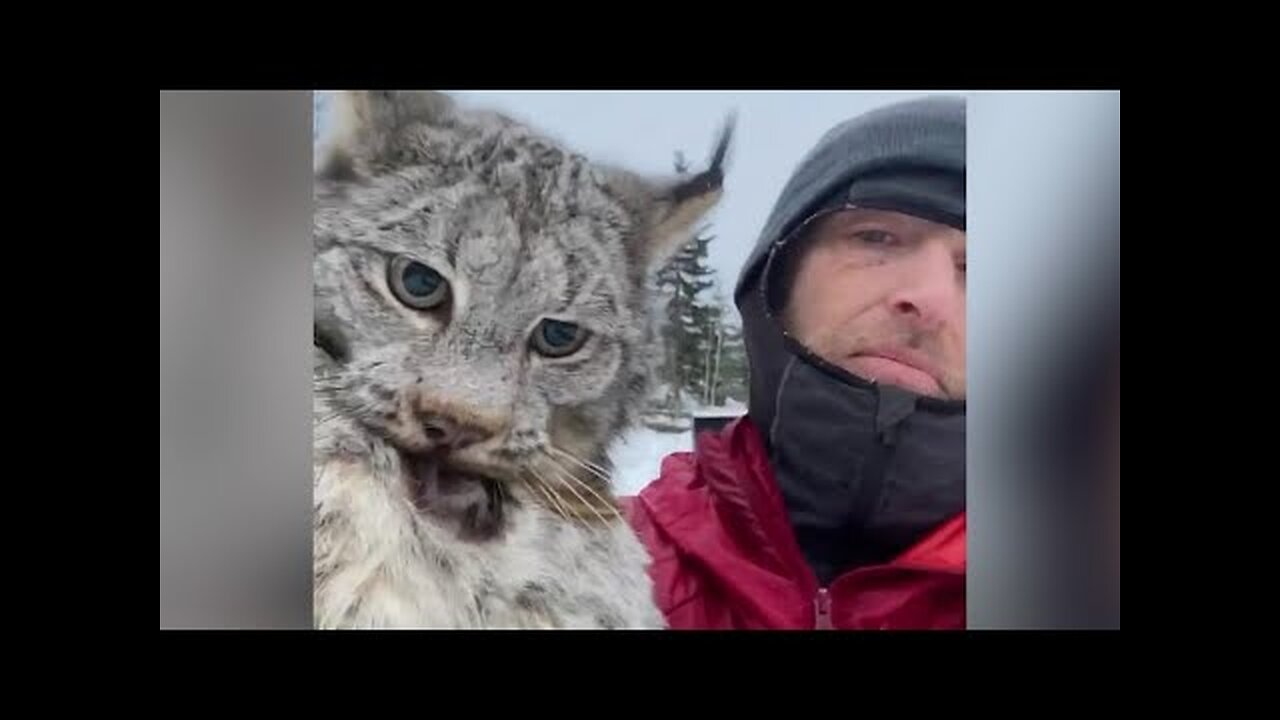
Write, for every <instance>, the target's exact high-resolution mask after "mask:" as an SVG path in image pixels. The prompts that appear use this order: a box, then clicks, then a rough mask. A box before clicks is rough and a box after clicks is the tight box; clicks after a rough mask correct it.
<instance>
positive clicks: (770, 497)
mask: <svg viewBox="0 0 1280 720" xmlns="http://www.w3.org/2000/svg"><path fill="white" fill-rule="evenodd" d="M624 506H625V508H626V511H627V515H628V517H629V519H630V521H631V524H632V526H633V527H634V528H635V530H636V532H637V533H638V534H639V535H640V538H641V540H642V541H643V542H644V544H645V546H646V547H647V548H648V549H649V553H650V554H651V555H652V556H653V565H652V566H651V568H650V575H651V576H652V578H653V581H654V583H655V585H656V590H655V592H656V594H657V600H658V604H659V606H660V607H661V608H662V611H663V613H665V615H666V617H667V621H668V623H669V624H670V625H671V627H672V628H674V629H812V628H826V627H834V628H836V629H850V630H852V629H926V628H928V629H933V628H939V629H941V628H948V629H963V628H964V625H965V605H964V588H965V577H964V570H965V549H964V548H965V541H964V538H965V518H964V515H963V514H961V515H959V516H957V517H955V518H953V519H952V520H950V521H948V522H946V523H944V524H943V525H942V526H941V527H939V528H938V529H937V530H935V531H933V533H932V534H930V535H929V536H928V537H926V538H924V539H923V540H922V541H921V542H920V543H919V544H917V545H916V546H915V547H913V548H911V549H909V550H907V551H906V552H905V553H903V554H902V555H901V556H899V557H897V558H895V559H894V560H892V561H891V562H889V563H887V564H885V565H879V566H870V567H861V568H857V569H855V570H851V571H849V572H847V573H845V574H844V575H841V576H840V577H838V578H836V579H835V581H834V582H832V583H831V585H830V587H828V588H819V587H818V583H817V579H816V578H815V576H814V574H813V571H812V570H811V569H810V568H809V566H808V564H807V563H806V562H805V559H804V556H803V555H802V554H801V551H800V547H799V545H798V544H797V543H796V539H795V535H794V534H793V532H792V530H791V526H790V524H789V522H788V521H787V515H786V510H785V508H784V506H783V501H782V495H781V494H780V492H779V490H778V486H777V483H776V482H775V481H774V479H773V472H772V470H771V468H770V466H769V461H768V457H767V454H766V451H765V448H764V443H763V442H762V440H761V438H760V433H759V432H758V431H757V430H756V427H755V425H753V424H752V423H751V421H750V420H749V419H748V418H741V419H739V420H736V421H734V422H733V423H731V424H730V425H728V426H727V427H725V428H724V429H723V430H721V431H720V432H719V433H703V434H702V435H701V436H700V437H699V438H698V440H697V446H696V448H695V450H694V452H684V453H674V454H672V455H669V456H668V457H666V458H665V459H664V460H663V461H662V471H661V475H660V476H659V477H658V479H656V480H654V481H653V482H652V483H651V484H649V486H647V487H646V488H645V489H644V490H642V491H641V492H640V494H639V495H638V496H636V497H635V498H631V499H629V500H627V501H625V502H624Z"/></svg>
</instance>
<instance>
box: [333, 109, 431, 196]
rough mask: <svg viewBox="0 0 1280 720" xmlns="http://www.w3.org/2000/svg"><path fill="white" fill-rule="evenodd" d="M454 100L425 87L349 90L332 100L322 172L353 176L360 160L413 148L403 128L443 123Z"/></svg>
mask: <svg viewBox="0 0 1280 720" xmlns="http://www.w3.org/2000/svg"><path fill="white" fill-rule="evenodd" d="M454 113H455V108H454V104H453V100H452V99H451V98H450V97H449V96H448V95H445V94H444V93H441V92H435V91H425V90H410V91H404V90H349V91H344V92H341V93H338V95H337V97H336V98H335V100H334V108H333V118H334V129H333V134H332V139H331V140H330V141H329V143H328V144H327V146H326V148H325V150H324V153H325V156H324V158H323V159H322V161H321V163H320V172H321V174H322V175H326V176H329V177H333V178H337V179H342V178H343V177H346V176H354V174H355V168H356V167H357V165H358V164H360V163H362V162H377V161H384V160H389V159H392V158H394V157H396V156H397V155H399V154H401V153H402V151H410V150H411V149H412V148H411V147H409V138H408V136H407V134H406V133H405V130H407V129H409V128H411V127H413V126H415V125H419V126H443V125H446V124H448V123H449V122H450V120H451V119H452V118H453V117H454Z"/></svg>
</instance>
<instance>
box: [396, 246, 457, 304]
mask: <svg viewBox="0 0 1280 720" xmlns="http://www.w3.org/2000/svg"><path fill="white" fill-rule="evenodd" d="M387 282H388V283H389V284H390V285H391V292H392V293H394V294H395V296H396V299H397V300H399V301H400V302H402V303H404V304H405V305H408V306H409V307H411V308H413V309H415V310H430V309H431V308H434V307H436V306H438V305H440V304H441V303H443V302H444V301H445V300H447V299H448V298H449V281H448V280H445V279H444V276H443V275H441V274H440V273H438V272H436V271H435V270H432V269H431V268H430V267H428V266H426V265H424V264H422V263H420V262H418V261H417V260H413V259H411V258H407V257H404V256H403V255H402V256H399V257H396V258H395V259H394V260H392V261H391V267H390V269H389V270H388V278H387Z"/></svg>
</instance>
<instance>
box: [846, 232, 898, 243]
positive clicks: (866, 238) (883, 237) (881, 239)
mask: <svg viewBox="0 0 1280 720" xmlns="http://www.w3.org/2000/svg"><path fill="white" fill-rule="evenodd" d="M854 237H856V238H857V239H858V240H859V241H861V242H863V243H866V244H867V245H892V244H894V243H896V242H897V240H898V239H897V238H896V237H894V235H893V233H889V232H885V231H884V230H859V231H858V232H856V233H854Z"/></svg>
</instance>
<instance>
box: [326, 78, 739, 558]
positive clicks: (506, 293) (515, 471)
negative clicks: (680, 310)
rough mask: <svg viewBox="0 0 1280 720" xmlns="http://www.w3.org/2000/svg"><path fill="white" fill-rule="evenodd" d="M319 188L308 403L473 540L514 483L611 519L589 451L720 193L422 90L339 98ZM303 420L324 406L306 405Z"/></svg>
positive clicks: (628, 384) (639, 391)
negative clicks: (662, 278) (392, 454)
mask: <svg viewBox="0 0 1280 720" xmlns="http://www.w3.org/2000/svg"><path fill="white" fill-rule="evenodd" d="M339 112H340V113H341V119H340V123H341V129H340V131H339V134H338V140H337V142H336V143H335V144H334V146H333V147H332V148H331V151H330V154H329V156H328V158H327V159H326V161H325V163H324V165H323V166H322V170H321V173H320V175H319V177H318V178H317V184H316V203H317V205H316V213H315V218H316V223H315V229H314V231H315V243H316V254H315V266H314V277H315V347H316V357H317V362H316V372H315V389H316V393H317V397H318V398H322V399H323V402H319V403H318V406H317V407H321V406H323V408H324V409H323V412H324V413H325V416H324V417H317V418H316V420H317V424H318V425H320V424H323V423H328V422H332V421H333V420H334V418H335V417H336V418H339V419H341V420H342V421H345V422H347V423H349V424H350V426H351V427H352V428H357V429H358V432H363V433H366V434H368V435H369V436H371V437H375V438H378V439H380V440H381V441H384V442H385V443H386V444H388V445H390V446H391V447H393V448H394V449H395V450H396V452H397V453H398V457H399V461H400V465H401V467H402V468H403V473H402V474H403V476H404V481H405V484H406V490H407V491H408V492H409V494H410V497H411V498H413V500H414V501H415V503H418V504H419V505H420V507H421V509H422V510H423V511H424V512H433V513H440V514H442V516H450V517H452V518H453V519H455V520H456V521H457V522H458V523H459V524H460V525H459V527H460V529H461V530H462V531H463V532H466V533H470V534H472V535H475V536H477V537H480V538H483V537H488V536H492V535H493V534H495V533H497V532H499V531H500V530H501V525H502V522H501V521H502V507H503V498H504V497H505V496H506V494H507V490H508V488H509V487H510V484H512V483H523V484H527V485H529V486H530V487H531V488H533V489H534V490H536V492H535V493H534V495H535V496H536V497H539V498H542V499H545V501H546V504H547V506H548V507H549V508H551V509H553V510H555V511H556V512H558V513H561V514H563V515H566V516H575V517H579V518H593V517H602V515H603V513H604V512H605V511H608V512H611V510H609V508H611V507H612V505H611V501H610V499H609V497H610V496H609V491H608V487H607V483H606V482H604V477H605V475H607V471H606V470H605V468H604V466H605V465H606V462H605V459H604V449H605V447H606V446H607V443H608V442H609V441H610V440H611V439H612V438H613V437H614V436H615V435H616V433H617V432H618V431H619V430H620V429H621V428H622V427H624V426H625V425H626V424H627V423H628V422H629V421H630V419H631V418H630V413H632V412H634V411H635V410H636V409H637V407H638V406H639V405H640V403H641V400H642V398H643V397H644V393H645V391H646V384H647V377H648V360H647V358H648V355H649V352H648V349H647V348H646V347H645V346H644V318H645V317H646V311H645V305H646V302H647V298H646V297H645V287H646V285H645V280H646V279H647V277H648V275H649V274H650V273H651V272H654V271H656V270H657V269H659V268H660V267H661V266H662V265H663V264H664V263H665V262H666V260H667V259H668V258H669V257H670V255H671V254H673V253H674V252H675V250H677V249H678V248H679V246H680V245H681V244H682V243H683V242H684V241H686V240H688V239H689V237H690V235H691V234H692V232H693V231H694V230H695V229H696V228H695V224H696V223H697V222H698V220H699V219H701V218H702V217H703V216H704V214H705V213H706V211H707V210H709V209H710V208H711V207H712V206H713V205H714V204H715V202H716V201H717V200H718V199H719V195H720V185H721V178H722V172H721V167H720V166H721V160H722V159H723V156H724V151H725V148H726V146H727V143H728V139H729V135H728V133H727V132H726V133H725V135H724V136H723V137H722V138H721V140H720V143H719V146H718V148H717V151H716V154H715V159H714V161H713V162H712V165H711V168H710V169H709V170H708V171H706V172H704V173H702V174H700V175H697V176H694V177H692V178H688V177H685V178H681V180H680V181H678V182H665V183H664V182H656V181H651V180H646V179H642V178H639V177H637V176H635V175H633V174H630V173H627V172H624V171H620V170H617V169H614V168H608V167H603V166H598V165H594V164H592V163H591V162H589V161H588V160H587V159H586V158H584V157H582V156H580V155H575V154H573V153H571V152H568V151H566V150H564V149H562V148H561V147H559V146H558V145H556V144H555V143H553V142H552V141H550V140H547V139H544V138H541V137H538V136H537V135H535V134H534V133H533V132H531V131H530V130H528V129H527V128H524V127H522V126H520V125H518V124H516V123H514V122H512V121H509V120H507V119H505V118H502V117H499V116H496V115H492V114H483V113H477V112H468V111H464V110H462V109H460V108H458V107H456V106H454V105H453V103H452V102H451V101H450V100H449V99H448V98H447V97H446V96H443V95H440V94H436V93H382V92H370V93H350V94H347V95H346V96H344V97H343V99H342V102H341V103H340V107H339ZM318 412H321V411H319V410H318Z"/></svg>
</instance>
